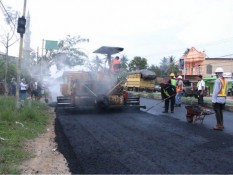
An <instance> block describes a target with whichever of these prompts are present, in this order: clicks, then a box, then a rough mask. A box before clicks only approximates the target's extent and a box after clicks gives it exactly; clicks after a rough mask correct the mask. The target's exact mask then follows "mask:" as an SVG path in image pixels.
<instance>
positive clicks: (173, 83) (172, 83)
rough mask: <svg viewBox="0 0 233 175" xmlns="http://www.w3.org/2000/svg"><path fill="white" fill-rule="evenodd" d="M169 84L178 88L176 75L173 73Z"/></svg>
mask: <svg viewBox="0 0 233 175" xmlns="http://www.w3.org/2000/svg"><path fill="white" fill-rule="evenodd" d="M168 84H171V85H173V86H175V87H176V80H175V74H174V73H171V74H170V80H169V81H168Z"/></svg>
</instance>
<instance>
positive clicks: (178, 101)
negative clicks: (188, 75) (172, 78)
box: [175, 75, 184, 107]
mask: <svg viewBox="0 0 233 175" xmlns="http://www.w3.org/2000/svg"><path fill="white" fill-rule="evenodd" d="M183 88H184V84H183V80H182V76H181V75H179V76H178V80H177V83H176V97H175V99H176V102H175V107H181V97H182V94H183Z"/></svg>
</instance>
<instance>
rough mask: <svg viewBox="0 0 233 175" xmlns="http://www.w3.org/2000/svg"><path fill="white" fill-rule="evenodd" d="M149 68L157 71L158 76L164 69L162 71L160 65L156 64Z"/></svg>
mask: <svg viewBox="0 0 233 175" xmlns="http://www.w3.org/2000/svg"><path fill="white" fill-rule="evenodd" d="M148 69H149V70H151V71H153V72H155V74H156V76H161V75H162V71H161V69H160V67H158V66H155V65H153V64H152V65H151V66H150V67H149V68H148Z"/></svg>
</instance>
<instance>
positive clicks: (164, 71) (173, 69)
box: [160, 56, 179, 76]
mask: <svg viewBox="0 0 233 175" xmlns="http://www.w3.org/2000/svg"><path fill="white" fill-rule="evenodd" d="M160 69H161V75H164V76H168V75H170V73H174V74H177V73H178V72H179V65H177V64H176V60H175V57H174V56H169V57H164V58H162V59H161V62H160Z"/></svg>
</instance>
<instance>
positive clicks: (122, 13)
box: [0, 0, 233, 65]
mask: <svg viewBox="0 0 233 175" xmlns="http://www.w3.org/2000/svg"><path fill="white" fill-rule="evenodd" d="M1 1H2V3H3V4H4V5H5V6H11V7H12V8H13V9H14V10H18V11H20V12H21V13H22V11H23V4H24V0H1ZM26 9H27V12H28V11H29V12H30V16H31V32H32V34H31V47H32V48H33V49H35V50H36V48H37V47H40V49H41V45H42V39H46V40H60V39H63V38H65V36H67V35H71V36H76V35H80V36H81V37H83V38H89V39H90V42H89V43H88V44H83V45H80V47H82V48H84V49H85V50H86V51H87V52H88V54H89V56H90V57H93V55H92V54H91V53H92V52H93V51H94V50H96V49H97V48H99V47H101V46H118V47H123V48H124V51H123V52H121V53H120V54H119V56H122V55H123V54H124V55H126V56H127V57H128V58H129V59H132V58H133V57H134V56H141V57H144V58H146V59H147V60H148V63H149V65H151V64H154V65H159V63H160V60H161V59H162V58H163V57H168V56H174V57H175V58H176V59H179V58H180V57H181V56H182V54H183V53H184V52H185V50H186V49H187V48H191V47H195V48H196V49H198V50H199V51H203V50H205V52H206V54H207V55H208V56H209V57H212V58H213V57H220V56H224V55H231V54H232V55H231V56H228V57H233V0H27V7H26ZM2 16H3V14H2V12H0V34H1V35H2V34H3V32H4V30H6V29H5V23H4V21H3V19H2ZM3 28H4V30H3ZM18 47H19V43H16V44H15V45H14V46H12V47H11V48H10V50H9V53H10V54H11V55H16V56H17V53H18ZM0 51H1V52H5V50H4V47H2V45H1V46H0Z"/></svg>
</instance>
